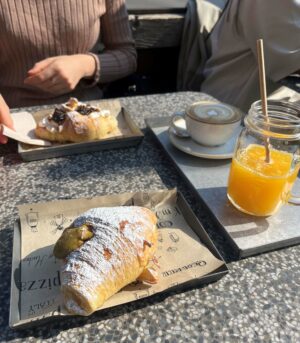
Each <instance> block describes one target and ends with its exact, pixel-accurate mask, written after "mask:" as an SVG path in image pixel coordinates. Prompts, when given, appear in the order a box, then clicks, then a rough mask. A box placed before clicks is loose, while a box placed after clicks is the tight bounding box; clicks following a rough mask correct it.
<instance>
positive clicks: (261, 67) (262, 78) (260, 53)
mask: <svg viewBox="0 0 300 343" xmlns="http://www.w3.org/2000/svg"><path fill="white" fill-rule="evenodd" d="M256 49H257V57H258V71H259V87H260V97H261V103H262V110H263V114H264V116H265V119H266V122H267V123H269V115H268V103H267V87H266V72H265V59H264V45H263V40H262V39H258V40H257V41H256ZM265 148H266V158H265V162H266V163H270V138H269V137H267V138H266V140H265Z"/></svg>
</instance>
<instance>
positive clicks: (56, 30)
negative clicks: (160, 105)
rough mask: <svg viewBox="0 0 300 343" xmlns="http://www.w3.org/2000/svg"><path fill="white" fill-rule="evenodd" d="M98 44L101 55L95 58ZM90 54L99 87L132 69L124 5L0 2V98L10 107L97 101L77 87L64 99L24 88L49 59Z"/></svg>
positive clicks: (115, 0) (67, 0) (88, 0)
mask: <svg viewBox="0 0 300 343" xmlns="http://www.w3.org/2000/svg"><path fill="white" fill-rule="evenodd" d="M99 40H101V43H103V45H104V47H105V49H104V51H103V52H102V53H101V54H99V53H98V51H97V46H98V45H99V44H98V43H99ZM87 52H94V53H96V54H97V58H98V59H99V66H100V79H99V81H100V82H101V83H107V82H111V81H113V80H116V79H118V78H121V77H124V76H126V75H128V74H130V73H132V72H134V70H135V68H136V51H135V48H134V41H133V39H132V36H131V31H130V27H129V22H128V15H127V11H126V7H125V0H0V93H1V94H2V95H3V97H4V99H5V100H6V102H7V103H8V105H9V106H10V107H20V106H31V105H38V104H49V103H59V102H63V101H65V100H66V99H67V98H68V97H69V96H76V97H78V98H79V99H80V100H88V99H93V98H99V97H100V96H101V91H100V89H99V87H97V86H95V87H92V88H87V87H86V85H85V83H84V82H80V83H79V84H78V86H77V88H76V89H75V90H74V91H73V92H72V93H69V94H66V95H64V96H59V97H57V96H53V95H52V94H50V93H47V92H44V91H41V90H38V89H34V88H33V87H30V86H28V85H25V84H24V79H25V78H26V76H27V71H28V70H29V69H31V68H32V67H33V65H34V64H35V63H36V62H39V61H41V60H43V59H45V58H47V57H51V56H58V55H72V54H79V53H80V54H82V53H87Z"/></svg>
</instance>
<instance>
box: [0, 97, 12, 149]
mask: <svg viewBox="0 0 300 343" xmlns="http://www.w3.org/2000/svg"><path fill="white" fill-rule="evenodd" d="M1 124H4V125H5V126H7V127H9V128H10V129H13V128H14V125H13V120H12V118H11V116H10V114H9V108H8V106H7V104H6V102H5V100H4V99H3V97H2V96H1V95H0V144H5V143H7V140H8V139H7V137H6V136H3V135H2V127H1Z"/></svg>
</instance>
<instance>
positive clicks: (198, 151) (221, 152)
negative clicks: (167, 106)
mask: <svg viewBox="0 0 300 343" xmlns="http://www.w3.org/2000/svg"><path fill="white" fill-rule="evenodd" d="M241 130H242V126H241V127H239V128H238V129H237V130H236V131H235V133H234V135H233V136H232V137H231V138H230V140H229V141H228V142H226V143H225V144H223V145H219V146H214V147H210V146H204V145H200V144H198V143H196V142H195V141H193V140H192V139H191V138H180V137H178V136H177V135H176V134H175V133H174V132H173V129H172V128H169V130H168V132H169V137H170V141H171V143H172V144H173V145H174V146H175V147H176V148H177V149H179V150H181V151H183V152H185V153H187V154H189V155H192V156H196V157H202V158H208V159H213V160H223V159H228V158H232V156H233V152H234V148H235V143H236V140H237V138H238V135H239V134H240V132H241Z"/></svg>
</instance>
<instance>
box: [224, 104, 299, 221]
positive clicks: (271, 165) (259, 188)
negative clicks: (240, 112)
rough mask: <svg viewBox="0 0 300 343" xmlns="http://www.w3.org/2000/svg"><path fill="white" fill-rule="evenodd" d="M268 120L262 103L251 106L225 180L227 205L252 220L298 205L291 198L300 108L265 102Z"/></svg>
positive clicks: (297, 144)
mask: <svg viewBox="0 0 300 343" xmlns="http://www.w3.org/2000/svg"><path fill="white" fill-rule="evenodd" d="M268 117H269V119H268V120H266V118H265V116H264V114H263V111H262V104H261V101H256V102H254V103H253V104H252V106H251V108H250V111H249V113H248V115H247V116H246V117H245V120H244V123H245V128H244V129H243V130H242V132H241V134H240V136H239V138H238V140H237V143H236V147H235V151H234V156H233V159H232V164H231V169H230V174H229V179H228V189H227V196H228V198H229V200H230V202H231V203H232V204H233V205H234V206H235V207H236V208H237V209H239V210H240V211H243V212H245V213H248V214H252V215H255V216H269V215H272V214H274V213H275V212H276V211H277V210H278V209H279V208H280V206H281V205H282V204H284V203H287V202H288V203H291V204H294V205H300V197H296V196H293V195H292V194H291V189H292V187H293V184H294V182H295V180H296V179H297V175H298V172H299V167H300V106H299V105H297V104H296V103H287V102H282V101H276V100H268ZM267 148H268V149H267ZM267 150H269V156H268V157H269V160H268V157H267Z"/></svg>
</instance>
